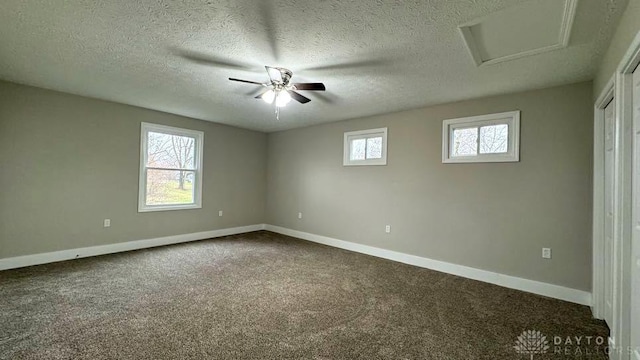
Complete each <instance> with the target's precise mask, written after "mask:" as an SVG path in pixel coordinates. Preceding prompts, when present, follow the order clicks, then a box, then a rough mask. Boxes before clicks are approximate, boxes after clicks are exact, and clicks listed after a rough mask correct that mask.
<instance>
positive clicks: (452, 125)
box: [442, 111, 520, 163]
mask: <svg viewBox="0 0 640 360" xmlns="http://www.w3.org/2000/svg"><path fill="white" fill-rule="evenodd" d="M519 136H520V111H511V112H505V113H499V114H489V115H481V116H472V117H466V118H459V119H449V120H445V121H443V124H442V162H443V163H469V162H516V161H519V160H520V149H519V143H520V139H519Z"/></svg>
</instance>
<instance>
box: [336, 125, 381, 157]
mask: <svg viewBox="0 0 640 360" xmlns="http://www.w3.org/2000/svg"><path fill="white" fill-rule="evenodd" d="M343 165H345V166H350V165H387V128H380V129H371V130H362V131H351V132H346V133H344V161H343Z"/></svg>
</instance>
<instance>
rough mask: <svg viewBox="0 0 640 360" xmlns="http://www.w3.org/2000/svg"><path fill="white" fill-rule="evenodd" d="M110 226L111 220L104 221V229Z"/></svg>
mask: <svg viewBox="0 0 640 360" xmlns="http://www.w3.org/2000/svg"><path fill="white" fill-rule="evenodd" d="M109 226H111V219H104V227H109Z"/></svg>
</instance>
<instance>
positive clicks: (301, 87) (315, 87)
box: [293, 83, 327, 91]
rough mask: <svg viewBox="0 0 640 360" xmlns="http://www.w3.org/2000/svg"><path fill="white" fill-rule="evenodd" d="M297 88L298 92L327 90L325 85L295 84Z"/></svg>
mask: <svg viewBox="0 0 640 360" xmlns="http://www.w3.org/2000/svg"><path fill="white" fill-rule="evenodd" d="M293 86H295V87H296V90H319V91H325V90H326V89H327V88H325V87H324V84H323V83H296V84H293Z"/></svg>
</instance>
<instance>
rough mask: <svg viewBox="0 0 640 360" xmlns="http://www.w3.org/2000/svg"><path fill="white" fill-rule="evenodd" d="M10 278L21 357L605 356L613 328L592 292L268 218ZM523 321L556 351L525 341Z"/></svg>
mask: <svg viewBox="0 0 640 360" xmlns="http://www.w3.org/2000/svg"><path fill="white" fill-rule="evenodd" d="M0 285H1V286H0V358H1V359H12V360H13V359H38V360H43V359H159V360H162V359H449V360H450V359H530V358H531V355H534V357H533V358H534V359H564V358H579V359H604V358H605V356H604V355H603V353H602V352H603V348H602V346H598V345H597V344H596V337H597V336H601V337H604V338H605V339H606V337H607V335H608V330H607V328H606V326H605V325H604V323H603V322H601V321H597V320H593V319H592V318H591V313H590V310H589V308H587V307H585V306H580V305H575V304H571V303H567V302H562V301H558V300H553V299H549V298H545V297H541V296H537V295H532V294H528V293H524V292H519V291H516V290H510V289H506V288H502V287H498V286H494V285H490V284H485V283H481V282H477V281H472V280H468V279H464V278H460V277H456V276H452V275H447V274H443V273H439V272H435V271H431V270H427V269H422V268H418V267H413V266H409V265H404V264H400V263H395V262H391V261H387V260H383V259H378V258H375V257H370V256H366V255H362V254H357V253H353V252H348V251H344V250H340V249H334V248H331V247H326V246H322V245H317V244H313V243H310V242H306V241H302V240H297V239H294V238H290V237H286V236H282V235H278V234H274V233H269V232H264V231H261V232H255V233H249V234H243V235H237V236H229V237H224V238H218V239H212V240H206V241H200V242H193V243H188V244H181V245H173V246H167V247H161V248H154V249H148V250H140V251H134V252H128V253H121V254H114V255H107V256H101V257H94V258H87V259H80V260H74V261H67V262H61V263H55V264H49V265H41V266H34V267H30V268H24V269H16V270H9V271H3V272H0ZM524 330H536V331H540V332H541V333H542V334H544V335H545V336H546V339H547V340H548V341H549V344H548V345H549V349H548V350H547V351H546V354H543V355H538V354H534V353H532V352H531V351H533V350H526V351H529V352H526V351H525V350H524V348H522V349H521V351H522V352H524V353H523V354H518V353H517V352H516V349H515V348H514V346H515V345H516V340H517V337H518V335H520V334H521V333H522V332H523V331H524ZM555 336H559V337H561V338H562V339H563V345H562V346H559V345H554V337H555ZM568 336H571V337H576V336H582V337H583V340H582V341H581V344H580V345H579V346H578V345H577V344H576V342H575V341H573V345H565V344H564V343H565V342H566V337H568ZM587 336H592V337H593V339H592V340H591V344H590V345H586V342H587V340H586V338H585V337H587ZM558 351H561V352H562V354H558V353H557V352H558Z"/></svg>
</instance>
